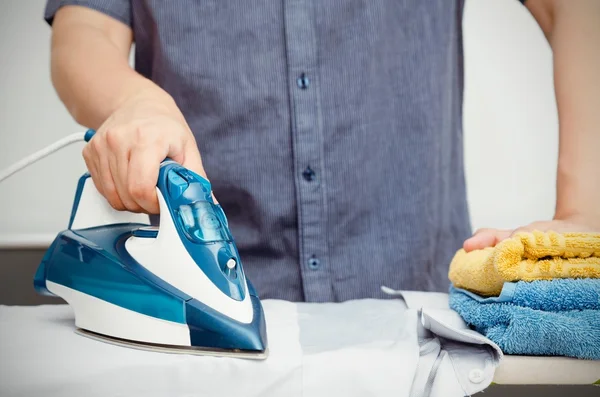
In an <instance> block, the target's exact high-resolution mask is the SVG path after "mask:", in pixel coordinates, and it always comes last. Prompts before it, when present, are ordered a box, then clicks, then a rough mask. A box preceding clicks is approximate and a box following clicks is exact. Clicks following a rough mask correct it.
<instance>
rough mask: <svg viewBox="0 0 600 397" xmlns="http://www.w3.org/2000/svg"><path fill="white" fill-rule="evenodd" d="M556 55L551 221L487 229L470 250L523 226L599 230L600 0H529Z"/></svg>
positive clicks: (467, 245) (491, 243) (475, 238)
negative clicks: (556, 133)
mask: <svg viewBox="0 0 600 397" xmlns="http://www.w3.org/2000/svg"><path fill="white" fill-rule="evenodd" d="M525 5H526V6H527V8H528V9H529V10H530V12H531V14H532V15H533V16H534V18H535V19H536V21H537V22H538V23H539V25H540V27H541V29H542V30H543V32H544V34H545V35H546V38H547V39H548V42H549V43H550V46H551V47H552V52H553V57H554V85H555V93H556V102H557V106H558V117H559V134H560V135H559V158H558V169H557V186H556V187H557V197H556V210H555V216H554V219H553V220H552V221H543V222H535V223H532V224H530V225H528V226H526V227H523V228H518V229H516V230H497V229H482V230H478V231H477V232H475V234H474V236H473V237H471V238H470V239H468V240H467V241H465V244H464V248H465V250H467V251H471V250H474V249H481V248H485V247H489V246H494V245H495V244H497V243H498V242H499V241H501V240H503V239H505V238H507V237H509V236H511V235H512V234H514V233H516V232H518V231H521V230H534V229H537V230H554V231H557V232H567V231H573V232H600V0H526V1H525Z"/></svg>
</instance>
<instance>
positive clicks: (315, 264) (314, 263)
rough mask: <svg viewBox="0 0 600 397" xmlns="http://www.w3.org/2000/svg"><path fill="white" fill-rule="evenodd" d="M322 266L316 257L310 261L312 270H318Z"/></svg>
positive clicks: (309, 264)
mask: <svg viewBox="0 0 600 397" xmlns="http://www.w3.org/2000/svg"><path fill="white" fill-rule="evenodd" d="M320 265H321V261H319V260H318V259H317V258H315V257H314V256H313V257H311V258H310V259H309V260H308V267H309V268H311V269H312V270H317V269H318V268H319V266H320Z"/></svg>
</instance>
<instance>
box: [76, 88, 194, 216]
mask: <svg viewBox="0 0 600 397" xmlns="http://www.w3.org/2000/svg"><path fill="white" fill-rule="evenodd" d="M83 157H84V159H85V162H86V165H87V168H88V170H89V171H90V174H91V176H92V179H93V181H94V184H95V185H96V188H97V189H98V191H99V192H100V194H102V195H103V196H104V197H105V198H106V199H107V200H108V202H109V203H110V205H111V206H112V207H113V208H115V209H117V210H128V211H132V212H146V213H151V214H156V213H158V212H159V207H158V198H157V196H156V181H157V179H158V171H159V167H160V163H161V161H162V160H164V159H165V158H167V157H169V158H171V159H172V160H174V161H176V162H178V163H180V164H181V165H183V166H184V167H186V168H188V169H190V170H192V171H194V172H196V173H198V174H200V175H202V176H204V177H206V173H205V172H204V168H203V166H202V161H201V159H200V153H199V152H198V147H197V145H196V141H195V139H194V136H193V135H192V132H191V131H190V129H189V127H188V126H187V124H186V122H185V120H184V117H183V115H182V114H181V113H180V112H179V110H178V109H177V106H176V105H175V103H174V102H173V100H172V99H170V97H167V96H164V95H162V94H160V93H158V94H154V96H153V94H152V93H148V92H141V93H139V94H138V95H136V96H134V97H133V98H130V99H129V100H127V101H126V102H124V103H123V104H122V105H121V106H120V107H119V108H118V109H117V111H115V112H114V113H113V114H112V115H111V116H110V117H109V118H108V119H107V120H106V122H104V124H102V126H101V127H100V129H99V130H98V131H97V133H96V134H95V135H94V137H93V138H92V140H91V141H90V142H89V143H88V144H87V145H86V146H85V148H84V150H83Z"/></svg>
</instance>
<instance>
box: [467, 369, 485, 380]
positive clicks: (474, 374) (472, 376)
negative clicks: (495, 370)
mask: <svg viewBox="0 0 600 397" xmlns="http://www.w3.org/2000/svg"><path fill="white" fill-rule="evenodd" d="M469 380H470V381H471V382H473V383H481V382H483V371H482V370H480V369H472V370H471V372H469Z"/></svg>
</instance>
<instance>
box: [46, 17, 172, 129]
mask: <svg viewBox="0 0 600 397" xmlns="http://www.w3.org/2000/svg"><path fill="white" fill-rule="evenodd" d="M132 42H133V33H132V31H131V29H130V28H129V27H128V26H126V25H125V24H123V23H121V22H119V21H117V20H116V19H113V18H111V17H109V16H107V15H105V14H103V13H100V12H98V11H95V10H92V9H89V8H86V7H81V6H65V7H63V8H61V9H60V10H59V11H58V12H57V13H56V16H55V18H54V20H53V24H52V52H51V54H52V56H51V71H52V82H53V83H54V87H55V89H56V91H57V93H58V95H59V97H60V99H61V100H62V101H63V102H64V104H65V106H66V107H67V109H68V110H69V112H70V113H71V115H72V116H73V117H74V118H75V120H76V121H77V122H78V123H80V124H82V125H85V126H87V127H91V128H95V129H97V128H99V127H100V125H101V124H102V123H103V122H104V121H105V120H106V119H107V118H108V117H109V116H110V115H111V114H112V113H113V112H114V111H115V110H116V109H118V107H119V105H120V104H121V103H122V102H124V101H125V100H126V99H127V98H129V97H131V96H133V95H135V94H137V93H139V92H140V91H152V95H164V97H165V100H166V99H168V95H166V93H164V92H161V91H162V90H160V88H159V87H157V86H156V85H155V84H154V83H153V82H151V81H149V80H147V79H146V78H144V77H142V76H141V75H139V74H138V73H136V72H135V71H134V70H133V69H132V68H131V67H130V66H129V52H130V49H131V44H132Z"/></svg>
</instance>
